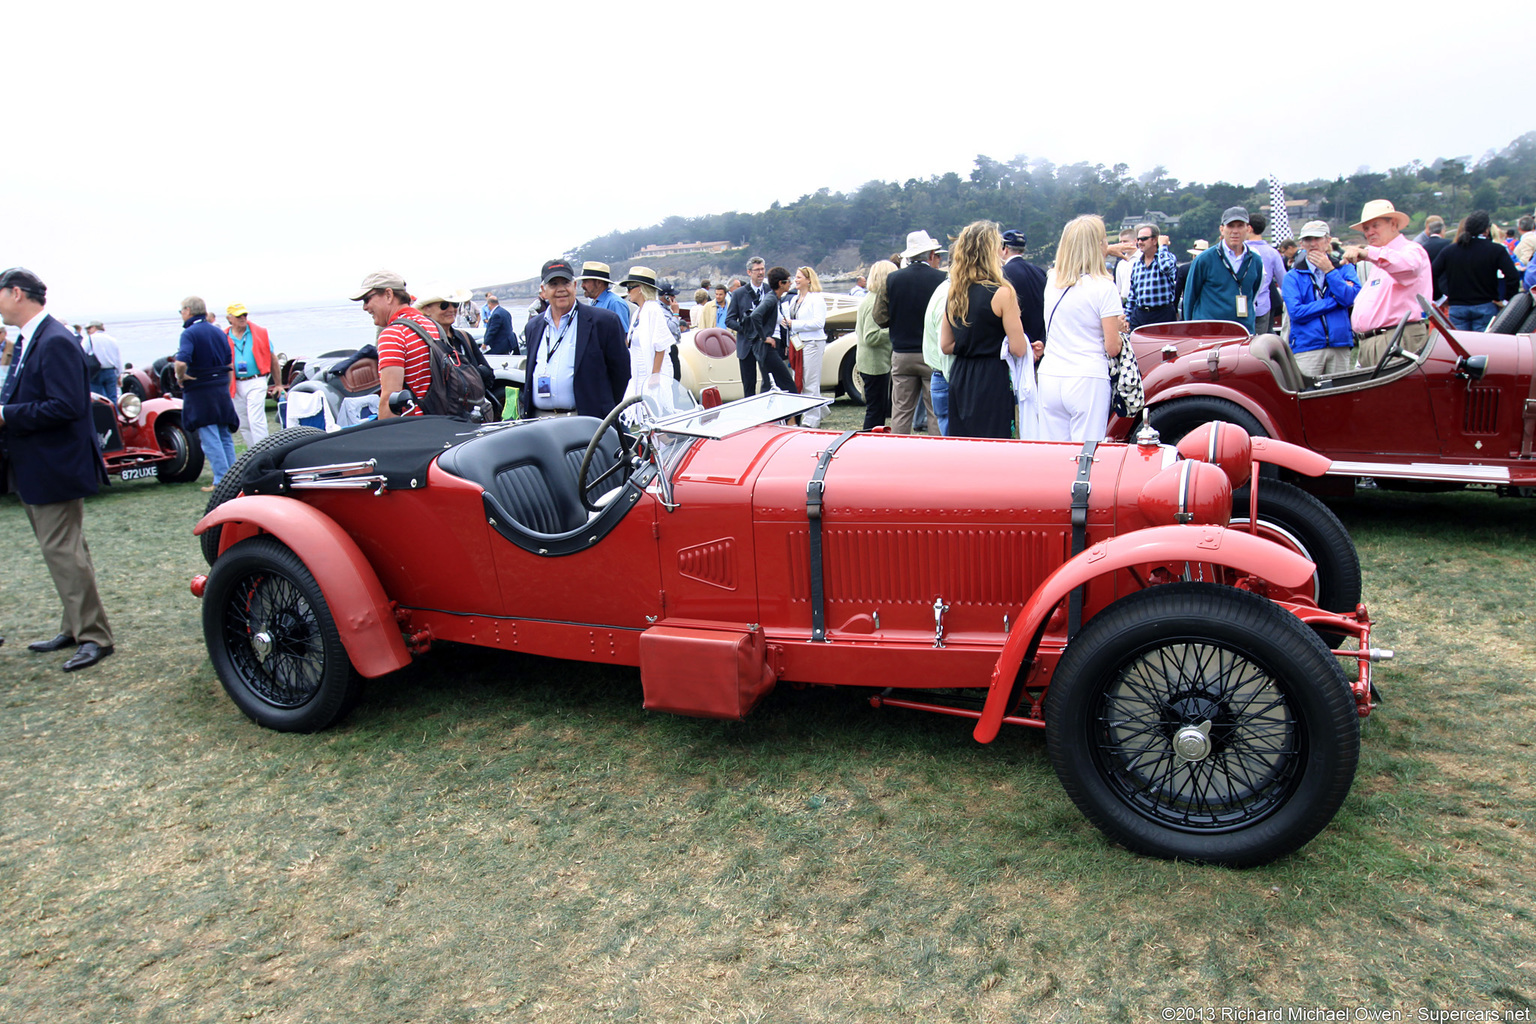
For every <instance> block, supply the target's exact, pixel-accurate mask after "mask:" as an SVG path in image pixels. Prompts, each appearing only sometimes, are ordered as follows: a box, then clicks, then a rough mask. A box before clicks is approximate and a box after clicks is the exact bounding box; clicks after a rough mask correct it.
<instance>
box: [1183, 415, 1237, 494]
mask: <svg viewBox="0 0 1536 1024" xmlns="http://www.w3.org/2000/svg"><path fill="white" fill-rule="evenodd" d="M1178 449H1179V454H1180V455H1182V456H1184V457H1185V458H1186V459H1193V460H1194V461H1195V462H1209V463H1211V464H1212V465H1214V466H1220V467H1221V468H1222V469H1224V470H1226V471H1227V476H1229V477H1231V479H1232V486H1233V487H1234V488H1236V487H1241V486H1243V484H1246V483H1247V482H1248V477H1249V475H1250V474H1251V473H1252V472H1253V441H1252V439H1251V438H1250V437H1249V436H1248V431H1246V430H1244V429H1243V428H1242V427H1239V426H1237V425H1236V424H1234V423H1222V422H1221V421H1220V420H1215V421H1212V422H1210V423H1206V424H1203V425H1201V426H1198V427H1196V428H1195V429H1194V430H1191V431H1190V432H1189V433H1187V434H1185V435H1184V437H1183V438H1182V439H1181V440H1180V441H1179V444H1178Z"/></svg>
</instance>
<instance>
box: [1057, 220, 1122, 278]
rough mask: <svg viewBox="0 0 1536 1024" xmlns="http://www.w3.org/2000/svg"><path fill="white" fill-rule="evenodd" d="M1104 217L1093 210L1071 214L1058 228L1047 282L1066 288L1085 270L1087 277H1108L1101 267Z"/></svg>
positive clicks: (1102, 264) (1104, 242)
mask: <svg viewBox="0 0 1536 1024" xmlns="http://www.w3.org/2000/svg"><path fill="white" fill-rule="evenodd" d="M1107 241H1108V240H1107V238H1106V236H1105V234H1104V219H1103V218H1102V217H1099V216H1098V215H1097V214H1092V213H1085V214H1083V215H1082V216H1081V217H1077V218H1074V219H1073V220H1071V221H1069V222H1068V223H1067V226H1066V227H1064V228H1062V229H1061V242H1060V243H1058V244H1057V246H1056V263H1055V265H1054V266H1053V267H1051V284H1053V285H1055V286H1056V287H1057V288H1070V287H1071V286H1072V285H1074V284H1076V283H1077V279H1078V278H1080V277H1082V276H1084V275H1085V274H1086V275H1087V276H1089V277H1102V278H1104V279H1105V280H1108V279H1109V271H1108V270H1105V269H1104V247H1105V245H1106V244H1107Z"/></svg>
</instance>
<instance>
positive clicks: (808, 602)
mask: <svg viewBox="0 0 1536 1024" xmlns="http://www.w3.org/2000/svg"><path fill="white" fill-rule="evenodd" d="M818 401H819V400H818V399H814V398H808V397H805V396H801V395H788V394H783V393H779V392H772V393H768V394H762V395H757V396H755V397H753V398H749V399H744V400H741V401H737V402H732V403H728V404H724V405H719V406H717V407H714V408H704V407H701V406H699V405H698V404H697V403H696V402H695V401H694V400H693V398H692V397H691V396H690V395H689V394H688V393H687V392H686V391H685V390H683V389H682V388H679V387H676V386H674V385H672V384H671V383H670V382H667V383H666V384H665V385H658V386H656V387H655V388H654V389H649V390H648V391H647V394H646V396H645V397H644V399H643V400H642V399H640V398H636V399H632V400H631V402H629V403H626V404H625V405H624V406H621V407H620V408H619V409H615V410H614V414H613V415H610V416H609V417H608V418H607V420H605V421H604V422H601V423H600V422H598V421H597V420H595V419H590V418H582V417H572V418H564V419H545V420H532V421H522V422H515V423H500V424H494V425H488V426H482V427H478V428H477V427H475V426H474V425H471V424H467V423H463V422H459V421H454V420H448V419H441V418H435V417H411V418H405V419H392V420H386V421H383V422H376V423H371V424H367V425H364V426H359V427H355V428H352V429H349V430H345V431H341V432H339V433H335V434H321V433H319V432H317V431H312V430H306V429H304V428H297V429H295V430H290V431H285V432H283V433H281V434H276V435H273V436H272V437H270V438H268V439H267V440H266V441H264V442H262V443H261V444H259V445H257V446H256V447H255V448H254V449H253V450H252V451H251V452H250V453H248V454H247V455H245V456H243V457H242V459H241V464H240V465H238V466H237V467H235V469H233V470H232V471H231V473H230V474H229V476H228V477H226V480H232V481H233V482H232V483H231V484H230V486H228V487H226V488H222V493H215V495H214V501H213V502H212V503H211V507H210V511H209V512H208V514H207V515H206V516H205V517H204V518H203V519H202V520H201V521H200V522H199V523H198V524H197V527H196V532H197V533H198V534H200V535H201V538H202V543H203V546H204V552H205V554H206V555H207V556H208V558H209V561H210V563H211V565H212V568H211V570H210V572H209V573H208V574H207V575H206V576H198V577H197V578H196V579H195V580H194V581H193V585H192V589H193V592H194V593H195V594H197V595H198V596H200V597H201V598H202V599H203V602H204V604H203V623H204V632H205V639H206V642H207V646H208V651H209V655H210V658H211V660H212V663H213V666H214V668H215V670H216V672H217V674H218V676H219V679H220V680H221V682H222V683H223V685H224V687H225V689H226V690H227V692H228V693H229V695H230V697H231V698H232V699H233V700H234V701H235V703H236V704H237V705H238V706H239V707H240V709H241V710H242V711H243V712H244V713H245V714H247V715H248V716H249V717H251V718H252V719H253V720H255V721H256V722H258V723H260V724H262V725H265V726H268V727H271V728H274V729H281V730H295V731H308V730H315V729H321V728H324V727H325V726H327V725H330V724H331V723H332V722H334V721H335V720H336V719H337V718H339V717H340V716H341V715H342V714H344V713H345V711H346V709H347V707H348V703H349V701H351V700H352V699H353V698H354V696H355V694H356V692H357V688H358V685H359V677H377V676H381V675H384V674H385V673H388V672H391V671H394V670H396V669H399V668H401V667H403V666H405V665H406V664H408V663H409V662H410V661H411V659H412V658H413V657H417V656H420V655H423V654H425V653H426V652H427V651H428V650H429V649H430V648H431V647H432V646H433V645H434V644H435V643H437V642H438V641H454V642H458V643H466V644H476V645H481V646H488V647H499V648H502V649H505V650H518V651H524V652H530V653H536V654H543V655H551V656H555V657H561V658H571V659H578V660H586V661H597V662H609V663H614V664H621V665H634V666H638V667H639V674H640V684H641V690H642V691H643V695H644V703H645V706H646V707H647V708H652V709H655V710H658V711H669V712H674V713H678V714H684V715H695V716H706V717H718V718H740V717H742V716H744V715H746V714H747V713H748V712H749V711H751V709H752V707H753V706H754V704H756V703H757V702H758V701H759V700H760V699H761V698H762V697H763V695H764V694H766V693H767V692H768V691H769V690H771V689H772V688H773V687H774V686H775V685H776V684H781V683H782V684H793V685H796V686H804V685H821V686H843V687H861V688H866V689H867V691H868V695H869V700H870V703H871V704H872V705H874V706H877V707H889V708H903V709H912V710H921V711H929V712H936V713H939V714H944V715H953V716H960V717H963V718H968V719H972V720H974V721H975V726H974V735H975V737H976V739H978V740H980V741H982V742H988V741H990V740H992V739H993V738H994V737H995V736H996V735H997V734H998V731H999V730H1000V729H1001V727H1002V726H1004V725H1015V726H1025V727H1034V728H1040V729H1043V730H1044V731H1045V734H1046V741H1047V745H1048V748H1049V751H1050V756H1051V758H1052V760H1053V763H1054V765H1055V767H1056V770H1057V772H1058V774H1059V775H1060V777H1061V779H1062V781H1063V783H1064V784H1065V786H1066V788H1067V790H1068V792H1069V793H1070V794H1071V796H1072V798H1073V800H1074V801H1075V802H1076V803H1077V805H1078V806H1079V807H1080V808H1081V809H1082V810H1083V812H1084V813H1085V814H1086V815H1087V816H1088V817H1089V818H1090V819H1091V820H1092V821H1093V822H1094V823H1095V824H1097V825H1098V826H1099V827H1100V828H1101V829H1102V830H1103V831H1104V832H1106V833H1107V834H1108V835H1109V836H1111V837H1112V838H1114V839H1115V840H1117V841H1119V842H1121V843H1123V844H1125V845H1126V846H1128V847H1130V848H1132V849H1135V850H1138V851H1143V852H1146V853H1150V854H1154V855H1158V856H1164V857H1182V858H1190V859H1196V860H1203V861H1211V862H1219V863H1225V864H1233V865H1242V864H1254V863H1262V862H1265V861H1268V860H1271V859H1273V858H1275V857H1277V856H1280V855H1282V854H1284V853H1286V852H1288V851H1290V850H1293V849H1295V848H1296V847H1298V846H1300V845H1302V844H1303V843H1305V842H1306V841H1307V840H1308V839H1310V838H1311V837H1312V836H1313V835H1315V834H1316V833H1317V832H1318V831H1319V830H1320V829H1321V828H1323V827H1324V825H1326V823H1327V822H1328V821H1329V820H1330V819H1331V818H1332V816H1333V814H1334V812H1335V811H1336V810H1337V808H1338V807H1339V805H1340V803H1341V801H1342V800H1343V798H1344V796H1345V794H1346V793H1347V791H1348V789H1349V786H1350V784H1351V781H1352V778H1353V774H1354V770H1355V765H1356V761H1357V758H1358V752H1359V751H1358V748H1359V719H1360V718H1361V717H1363V716H1365V715H1366V714H1367V713H1368V712H1369V711H1370V710H1371V708H1372V707H1373V706H1374V705H1375V692H1374V689H1373V687H1372V683H1371V662H1372V660H1373V659H1376V658H1379V657H1383V656H1386V655H1387V653H1388V652H1381V651H1375V650H1373V649H1371V647H1370V633H1371V621H1370V618H1369V616H1368V615H1367V614H1366V611H1365V609H1364V607H1363V606H1360V605H1358V604H1355V603H1351V604H1350V605H1349V607H1348V608H1345V609H1341V610H1329V609H1327V608H1320V607H1319V606H1318V602H1317V600H1316V598H1317V596H1318V594H1319V591H1320V587H1321V583H1320V580H1319V570H1318V568H1317V567H1316V566H1315V564H1314V562H1313V561H1312V560H1309V559H1308V558H1306V557H1304V556H1303V555H1302V554H1300V553H1298V547H1297V544H1296V543H1295V537H1294V535H1293V534H1292V533H1291V532H1290V531H1289V530H1287V529H1285V528H1283V527H1271V526H1270V525H1268V524H1262V525H1261V524H1260V523H1259V522H1258V519H1259V518H1262V517H1255V515H1254V508H1255V505H1256V503H1257V502H1258V496H1256V495H1255V494H1254V492H1253V490H1252V489H1251V488H1248V487H1247V486H1246V485H1247V484H1248V482H1249V479H1250V477H1251V476H1253V475H1255V469H1256V468H1257V467H1258V465H1259V464H1260V463H1265V462H1270V463H1275V464H1278V465H1281V466H1284V467H1287V468H1288V469H1290V470H1293V471H1296V472H1301V473H1316V472H1320V471H1322V470H1324V469H1326V468H1327V461H1326V460H1325V459H1322V458H1321V457H1319V456H1317V455H1315V454H1313V453H1310V452H1307V451H1305V450H1303V449H1299V448H1296V447H1295V446H1291V445H1287V444H1283V443H1278V442H1273V441H1263V440H1260V441H1257V442H1250V440H1249V438H1248V437H1247V435H1246V434H1244V433H1243V432H1242V431H1240V430H1237V429H1235V428H1232V427H1230V426H1226V425H1216V426H1213V427H1212V428H1209V429H1205V430H1200V431H1195V432H1193V433H1192V434H1191V435H1190V436H1189V437H1187V438H1186V439H1185V441H1184V444H1183V445H1182V447H1181V449H1179V450H1175V449H1174V448H1173V447H1170V446H1167V445H1162V444H1159V443H1158V441H1157V439H1156V437H1155V436H1153V435H1151V434H1150V433H1148V434H1147V435H1145V436H1143V437H1141V438H1140V439H1139V440H1138V441H1137V442H1136V443H1133V444H1109V443H1105V444H1099V445H1088V446H1078V445H1067V444H1047V443H1038V444H1037V443H1023V442H1017V441H992V440H971V439H962V438H937V437H922V436H918V437H902V436H895V435H890V434H883V433H855V432H852V431H850V432H848V433H844V434H841V435H839V434H837V433H831V432H827V431H813V430H804V429H800V428H797V427H791V426H787V425H785V423H786V419H787V418H788V417H793V416H795V415H797V414H799V413H801V412H804V411H805V410H807V409H809V408H811V407H812V406H814V405H816V404H817V403H818ZM634 403H639V404H634ZM631 406H632V407H631ZM621 413H622V414H623V418H621V415H620V414H621ZM630 417H632V421H631V422H630V423H629V426H630V428H631V429H625V428H624V427H623V425H622V424H623V423H624V418H630ZM1181 452H1182V456H1181ZM1266 484H1267V481H1266ZM1235 488H1242V489H1243V493H1245V494H1246V495H1248V497H1246V498H1245V499H1244V500H1243V502H1242V503H1241V504H1240V505H1239V506H1238V507H1237V508H1236V509H1234V502H1233V492H1234V489H1235ZM1319 507H1320V506H1319ZM1307 508H1310V507H1307ZM1322 512H1323V514H1324V515H1326V514H1327V513H1326V510H1322ZM1298 514H1301V515H1306V514H1308V513H1307V512H1306V511H1303V512H1301V513H1298ZM1234 516H1235V517H1236V519H1234ZM1330 518H1331V517H1330ZM1234 523H1237V524H1240V525H1233V524H1234ZM1318 529H1319V530H1320V531H1323V532H1324V533H1326V532H1327V531H1328V530H1330V529H1332V530H1337V531H1338V532H1339V533H1342V528H1339V527H1337V521H1336V520H1335V521H1333V524H1332V526H1331V527H1330V526H1328V525H1326V524H1323V525H1320V526H1318ZM1335 539H1336V538H1335ZM1340 543H1342V544H1344V545H1345V546H1347V547H1348V548H1349V550H1348V556H1349V557H1351V558H1352V557H1353V547H1352V545H1351V544H1350V542H1349V540H1348V536H1347V534H1344V535H1343V539H1342V541H1341V542H1340ZM1356 573H1357V577H1356V582H1355V584H1354V585H1355V586H1356V588H1358V565H1357V564H1356ZM1356 594H1358V590H1356ZM1325 639H1327V640H1329V641H1330V642H1332V643H1334V644H1339V645H1340V649H1339V650H1338V651H1337V652H1335V651H1331V650H1330V649H1329V646H1328V645H1327V644H1326V643H1325V642H1324V641H1325ZM1341 641H1342V643H1341ZM1346 667H1347V670H1346Z"/></svg>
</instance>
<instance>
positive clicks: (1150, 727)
mask: <svg viewBox="0 0 1536 1024" xmlns="http://www.w3.org/2000/svg"><path fill="white" fill-rule="evenodd" d="M1045 723H1046V726H1045V734H1046V743H1047V747H1048V749H1049V751H1050V755H1051V763H1052V764H1053V765H1054V767H1055V769H1056V774H1057V776H1058V777H1059V778H1060V779H1061V783H1062V785H1063V786H1064V787H1065V788H1066V791H1067V794H1068V795H1069V796H1070V797H1071V798H1072V802H1073V803H1075V804H1076V805H1077V807H1078V809H1079V810H1081V811H1082V812H1083V814H1084V815H1085V816H1087V818H1088V820H1089V821H1091V822H1093V824H1094V825H1096V826H1097V827H1098V828H1099V829H1100V830H1102V831H1103V832H1104V833H1105V835H1107V836H1109V838H1110V839H1112V840H1114V841H1115V842H1118V843H1121V844H1122V845H1124V846H1126V847H1127V848H1129V849H1131V850H1133V851H1135V852H1137V853H1143V854H1148V855H1151V856H1154V857H1165V858H1170V859H1171V858H1178V859H1181V860H1191V861H1202V862H1206V863H1212V864H1223V865H1227V866H1230V867H1248V866H1252V865H1255V864H1265V863H1268V862H1269V861H1272V860H1275V859H1276V858H1278V857H1283V856H1284V855H1286V854H1287V853H1290V852H1291V851H1293V850H1296V849H1297V848H1299V847H1301V846H1302V845H1304V844H1305V843H1306V842H1308V841H1309V840H1310V839H1311V838H1312V837H1313V836H1315V835H1317V833H1318V832H1320V831H1321V830H1322V829H1323V827H1324V826H1326V825H1327V824H1328V822H1329V821H1330V820H1332V818H1333V815H1334V813H1335V812H1337V811H1338V809H1339V806H1340V805H1341V804H1342V803H1343V801H1344V797H1345V795H1346V794H1348V792H1349V787H1350V784H1351V783H1352V781H1353V780H1354V776H1355V767H1356V764H1357V763H1358V761H1359V757H1360V720H1359V717H1358V715H1357V714H1356V711H1355V702H1354V699H1353V695H1352V694H1351V693H1350V690H1349V687H1348V685H1347V684H1346V682H1345V680H1344V673H1343V672H1342V671H1341V670H1340V668H1339V666H1338V664H1337V662H1336V660H1335V658H1334V656H1333V655H1332V654H1330V653H1329V651H1328V648H1326V647H1324V646H1323V644H1322V641H1320V640H1319V639H1318V638H1317V635H1316V634H1314V633H1313V632H1312V631H1311V630H1310V629H1307V628H1306V627H1305V626H1304V625H1302V623H1301V622H1300V620H1298V619H1296V618H1295V617H1294V616H1292V615H1290V614H1287V613H1286V612H1285V611H1283V610H1281V609H1280V608H1279V607H1278V606H1276V605H1274V604H1272V603H1270V602H1269V601H1266V600H1265V599H1263V598H1261V597H1258V596H1257V595H1255V594H1250V593H1248V592H1246V591H1241V590H1237V589H1234V588H1232V587H1222V586H1218V585H1215V584H1211V583H1174V584H1168V585H1166V586H1158V587H1152V588H1150V589H1148V590H1143V591H1139V592H1137V593H1135V594H1132V595H1131V596H1129V597H1126V598H1124V599H1122V600H1120V601H1117V602H1116V603H1115V604H1113V605H1111V606H1110V607H1109V608H1107V609H1105V610H1104V611H1103V612H1101V613H1099V614H1098V615H1097V616H1095V617H1094V618H1093V619H1092V620H1091V621H1090V622H1089V623H1088V625H1087V626H1085V627H1084V628H1083V630H1082V632H1080V633H1079V634H1078V635H1077V637H1076V638H1075V639H1073V641H1072V642H1071V644H1070V646H1068V648H1067V651H1066V653H1065V654H1064V655H1063V656H1062V659H1061V662H1060V664H1059V665H1058V667H1057V669H1056V672H1055V676H1054V679H1053V681H1052V683H1051V685H1050V688H1049V690H1048V691H1047V692H1046V697H1045ZM1176 742H1177V743H1178V744H1179V746H1180V747H1182V753H1181V751H1180V750H1178V749H1176V747H1175V744H1176Z"/></svg>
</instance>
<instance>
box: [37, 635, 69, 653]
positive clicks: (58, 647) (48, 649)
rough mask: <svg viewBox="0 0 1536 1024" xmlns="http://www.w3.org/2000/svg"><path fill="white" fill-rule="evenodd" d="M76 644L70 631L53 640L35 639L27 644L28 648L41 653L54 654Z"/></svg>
mask: <svg viewBox="0 0 1536 1024" xmlns="http://www.w3.org/2000/svg"><path fill="white" fill-rule="evenodd" d="M73 646H75V638H74V637H72V636H70V635H69V634H68V633H60V634H59V635H58V636H56V637H54V638H53V639H52V640H34V641H33V642H32V643H30V644H27V650H29V651H36V652H37V653H39V654H52V653H53V652H54V651H62V650H63V649H64V648H66V647H73Z"/></svg>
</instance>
